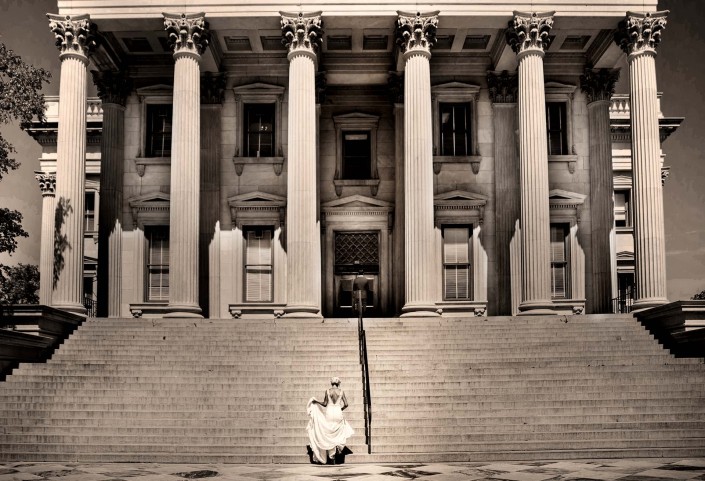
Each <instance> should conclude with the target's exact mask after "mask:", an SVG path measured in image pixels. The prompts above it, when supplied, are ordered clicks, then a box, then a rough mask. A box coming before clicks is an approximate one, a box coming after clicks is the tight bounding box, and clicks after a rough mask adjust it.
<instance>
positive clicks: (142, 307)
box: [130, 302, 169, 319]
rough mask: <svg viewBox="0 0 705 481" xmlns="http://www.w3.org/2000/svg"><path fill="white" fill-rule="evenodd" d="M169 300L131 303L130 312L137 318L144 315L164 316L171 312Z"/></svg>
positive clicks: (152, 316)
mask: <svg viewBox="0 0 705 481" xmlns="http://www.w3.org/2000/svg"><path fill="white" fill-rule="evenodd" d="M168 307H169V303H168V302H143V303H138V304H130V314H132V317H134V318H135V319H139V318H142V317H149V318H162V317H164V316H165V315H166V314H168V313H169V309H168Z"/></svg>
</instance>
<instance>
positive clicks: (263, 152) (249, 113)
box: [243, 104, 276, 157]
mask: <svg viewBox="0 0 705 481" xmlns="http://www.w3.org/2000/svg"><path fill="white" fill-rule="evenodd" d="M275 107H276V106H275V104H245V109H244V110H245V111H244V116H245V121H244V128H245V131H244V132H243V141H244V146H243V148H244V152H245V157H274V156H275V143H274V132H275V130H274V129H275V125H274V124H275V110H276V109H275Z"/></svg>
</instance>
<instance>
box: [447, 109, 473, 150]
mask: <svg viewBox="0 0 705 481" xmlns="http://www.w3.org/2000/svg"><path fill="white" fill-rule="evenodd" d="M439 111H440V116H441V118H440V126H441V128H440V131H441V155H444V156H464V155H470V152H471V146H472V144H471V125H470V103H469V102H466V103H441V104H440V105H439Z"/></svg>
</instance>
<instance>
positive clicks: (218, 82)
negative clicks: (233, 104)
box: [201, 72, 227, 104]
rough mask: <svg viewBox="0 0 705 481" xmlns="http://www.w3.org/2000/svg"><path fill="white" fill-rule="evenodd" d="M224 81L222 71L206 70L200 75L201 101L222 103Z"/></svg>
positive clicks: (203, 102)
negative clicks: (215, 72)
mask: <svg viewBox="0 0 705 481" xmlns="http://www.w3.org/2000/svg"><path fill="white" fill-rule="evenodd" d="M226 81H227V79H226V78H225V75H224V74H222V73H217V74H214V73H211V72H206V73H205V74H204V75H203V76H202V77H201V103H202V104H222V103H223V99H224V98H225V84H226Z"/></svg>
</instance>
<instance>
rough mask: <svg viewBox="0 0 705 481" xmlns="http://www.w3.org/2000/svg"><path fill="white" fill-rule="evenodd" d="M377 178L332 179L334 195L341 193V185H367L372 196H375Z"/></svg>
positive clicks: (377, 185) (377, 186) (377, 183)
mask: <svg viewBox="0 0 705 481" xmlns="http://www.w3.org/2000/svg"><path fill="white" fill-rule="evenodd" d="M379 183H380V180H379V179H333V185H334V186H335V195H337V196H338V197H340V196H341V195H343V187H369V188H370V194H372V197H376V196H377V192H378V191H379Z"/></svg>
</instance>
